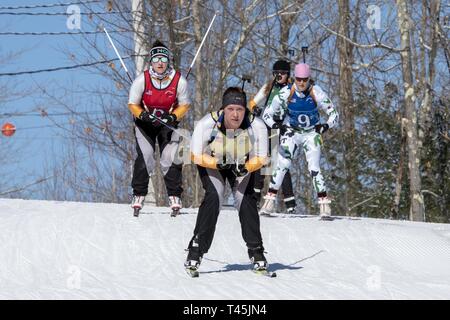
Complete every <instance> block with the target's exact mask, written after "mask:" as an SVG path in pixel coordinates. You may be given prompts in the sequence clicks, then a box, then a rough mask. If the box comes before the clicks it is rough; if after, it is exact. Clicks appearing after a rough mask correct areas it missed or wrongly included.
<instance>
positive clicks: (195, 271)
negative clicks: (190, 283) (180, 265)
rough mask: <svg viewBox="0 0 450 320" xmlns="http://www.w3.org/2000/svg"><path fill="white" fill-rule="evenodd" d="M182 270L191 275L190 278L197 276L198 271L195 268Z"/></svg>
mask: <svg viewBox="0 0 450 320" xmlns="http://www.w3.org/2000/svg"><path fill="white" fill-rule="evenodd" d="M184 270H186V273H187V274H188V275H189V276H190V277H191V278H198V276H199V272H198V270H197V269H196V268H185V269H184Z"/></svg>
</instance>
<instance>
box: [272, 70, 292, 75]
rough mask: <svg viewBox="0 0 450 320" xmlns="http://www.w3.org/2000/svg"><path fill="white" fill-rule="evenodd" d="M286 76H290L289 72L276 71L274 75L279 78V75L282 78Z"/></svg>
mask: <svg viewBox="0 0 450 320" xmlns="http://www.w3.org/2000/svg"><path fill="white" fill-rule="evenodd" d="M286 74H289V72H287V71H274V72H273V75H274V76H277V75H282V76H284V75H286Z"/></svg>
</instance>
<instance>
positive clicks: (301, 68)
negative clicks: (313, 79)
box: [294, 63, 311, 78]
mask: <svg viewBox="0 0 450 320" xmlns="http://www.w3.org/2000/svg"><path fill="white" fill-rule="evenodd" d="M294 75H295V77H296V78H309V77H310V76H311V70H310V69H309V65H307V64H306V63H299V64H297V65H296V66H295V72H294Z"/></svg>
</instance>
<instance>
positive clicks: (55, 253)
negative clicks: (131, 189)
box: [0, 199, 450, 299]
mask: <svg viewBox="0 0 450 320" xmlns="http://www.w3.org/2000/svg"><path fill="white" fill-rule="evenodd" d="M164 212H168V211H167V209H165V208H152V207H148V206H147V207H144V209H143V212H142V214H141V216H140V217H139V218H134V217H133V216H132V212H131V209H130V208H129V206H128V205H117V204H98V203H75V202H49V201H26V200H6V199H0V298H1V299H450V225H444V224H426V223H412V222H406V221H387V220H378V219H355V220H350V219H347V218H342V219H338V220H335V221H332V222H331V221H318V220H317V217H300V216H282V215H280V216H279V217H276V218H262V219H261V226H262V234H263V239H264V244H265V248H266V251H267V252H268V253H267V255H266V256H267V259H268V260H269V263H270V264H271V270H274V271H276V272H277V274H278V277H277V278H267V277H262V276H257V275H255V274H253V273H252V272H251V271H249V268H250V265H249V263H248V258H247V253H246V248H245V245H244V243H243V240H242V238H241V233H240V225H239V219H238V216H237V212H236V211H234V210H224V211H222V213H221V215H220V217H219V221H218V225H217V229H216V235H215V238H214V241H213V245H212V247H211V249H210V251H209V253H208V254H207V255H205V259H204V260H203V263H202V265H201V268H200V271H201V273H200V278H197V279H191V278H189V277H188V276H187V275H186V274H185V272H184V269H183V262H184V259H185V258H186V252H185V251H184V249H185V248H186V246H187V244H188V241H189V240H190V238H191V235H192V232H193V228H194V224H195V218H196V215H195V212H196V210H195V209H184V210H183V212H184V213H187V214H183V215H180V216H178V217H176V218H171V217H170V216H169V214H166V213H164Z"/></svg>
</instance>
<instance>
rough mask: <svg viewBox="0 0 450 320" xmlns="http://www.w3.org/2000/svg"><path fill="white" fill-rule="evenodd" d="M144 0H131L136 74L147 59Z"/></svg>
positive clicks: (151, 191)
mask: <svg viewBox="0 0 450 320" xmlns="http://www.w3.org/2000/svg"><path fill="white" fill-rule="evenodd" d="M143 1H144V0H131V8H132V17H133V31H134V54H135V55H136V56H135V58H134V62H135V65H136V72H135V74H136V76H137V75H139V74H141V73H142V72H143V71H144V69H145V59H144V56H141V55H144V54H145V53H146V52H147V48H146V47H145V44H144V41H143V39H144V38H143V36H144V35H145V28H144V23H143V19H142V17H143V15H144V12H145V9H144V3H143ZM155 169H156V168H155ZM155 171H156V170H155ZM154 177H155V175H153V176H151V178H150V181H149V184H148V193H147V196H146V202H148V203H150V204H152V205H155V204H156V203H157V202H156V197H155V194H158V193H159V192H158V191H159V190H158V189H157V188H158V187H157V186H158V182H157V181H156V180H155V179H154Z"/></svg>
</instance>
